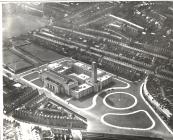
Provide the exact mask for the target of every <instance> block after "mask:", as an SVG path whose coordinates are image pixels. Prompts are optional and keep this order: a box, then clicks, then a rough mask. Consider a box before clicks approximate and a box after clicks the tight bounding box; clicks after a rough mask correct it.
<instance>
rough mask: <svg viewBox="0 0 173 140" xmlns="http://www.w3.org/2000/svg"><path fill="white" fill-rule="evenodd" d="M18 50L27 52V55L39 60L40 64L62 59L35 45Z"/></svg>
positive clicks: (60, 56) (52, 52)
mask: <svg viewBox="0 0 173 140" xmlns="http://www.w3.org/2000/svg"><path fill="white" fill-rule="evenodd" d="M20 49H22V50H23V51H25V52H27V53H28V55H30V56H33V57H35V58H37V59H39V60H41V61H42V62H50V61H54V60H58V59H61V58H63V57H64V56H62V55H60V54H58V53H56V52H55V51H52V50H49V49H46V48H43V47H40V46H38V45H35V44H30V45H25V46H21V47H20Z"/></svg>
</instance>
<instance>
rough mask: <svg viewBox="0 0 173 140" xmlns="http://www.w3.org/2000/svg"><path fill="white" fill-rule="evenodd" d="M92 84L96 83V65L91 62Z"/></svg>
mask: <svg viewBox="0 0 173 140" xmlns="http://www.w3.org/2000/svg"><path fill="white" fill-rule="evenodd" d="M91 76H92V82H93V83H96V82H97V63H96V62H92V75H91Z"/></svg>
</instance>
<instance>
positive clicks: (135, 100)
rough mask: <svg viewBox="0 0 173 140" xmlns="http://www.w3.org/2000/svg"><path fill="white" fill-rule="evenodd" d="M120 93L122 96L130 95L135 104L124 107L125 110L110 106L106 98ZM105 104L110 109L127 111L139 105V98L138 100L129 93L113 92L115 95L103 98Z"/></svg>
mask: <svg viewBox="0 0 173 140" xmlns="http://www.w3.org/2000/svg"><path fill="white" fill-rule="evenodd" d="M118 93H120V94H125V95H130V96H131V97H132V98H133V99H134V103H133V104H132V105H130V106H128V107H124V108H118V107H113V106H111V105H109V104H108V103H107V102H106V98H107V97H108V96H110V95H113V94H118ZM103 103H104V105H105V106H107V107H108V108H110V109H117V110H126V109H130V108H133V107H134V106H135V105H136V104H137V98H136V97H135V96H134V95H132V94H130V93H127V92H113V93H110V94H108V95H106V96H105V97H104V98H103Z"/></svg>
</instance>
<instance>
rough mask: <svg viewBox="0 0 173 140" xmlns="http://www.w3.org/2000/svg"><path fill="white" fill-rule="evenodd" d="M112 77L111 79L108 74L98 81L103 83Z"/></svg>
mask: <svg viewBox="0 0 173 140" xmlns="http://www.w3.org/2000/svg"><path fill="white" fill-rule="evenodd" d="M110 77H111V76H110V75H108V74H106V75H103V76H101V77H98V78H97V80H98V81H100V82H102V81H104V80H107V79H109V78H110Z"/></svg>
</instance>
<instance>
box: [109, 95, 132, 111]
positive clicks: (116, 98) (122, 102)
mask: <svg viewBox="0 0 173 140" xmlns="http://www.w3.org/2000/svg"><path fill="white" fill-rule="evenodd" d="M134 102H135V100H134V99H133V97H131V96H130V95H128V94H123V93H115V94H111V95H109V96H108V97H107V98H106V103H107V104H108V105H110V106H112V107H116V108H126V107H129V106H131V105H133V103H134Z"/></svg>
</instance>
